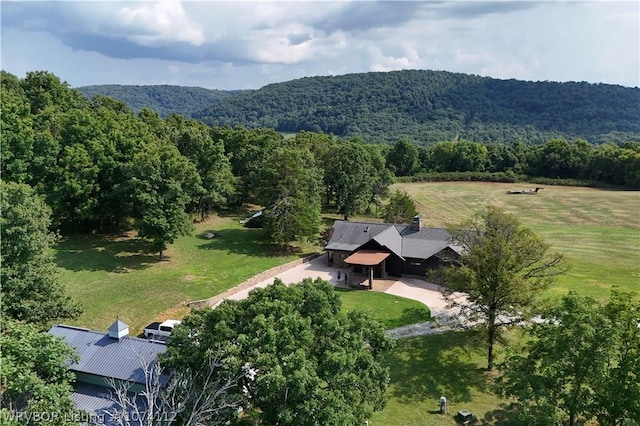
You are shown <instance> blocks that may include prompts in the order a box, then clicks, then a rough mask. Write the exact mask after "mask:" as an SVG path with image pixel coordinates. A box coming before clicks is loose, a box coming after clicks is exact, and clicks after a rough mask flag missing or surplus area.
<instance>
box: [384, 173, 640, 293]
mask: <svg viewBox="0 0 640 426" xmlns="http://www.w3.org/2000/svg"><path fill="white" fill-rule="evenodd" d="M534 186H540V185H535V184H505V183H486V182H437V183H402V184H397V185H394V188H397V189H401V190H403V191H406V192H407V193H409V194H410V195H411V196H412V197H413V198H414V200H416V203H417V206H418V210H419V212H420V213H421V214H422V217H423V222H424V224H425V226H438V227H446V226H448V225H449V224H452V223H457V222H460V221H462V220H464V219H466V218H467V217H469V216H470V215H471V214H473V213H474V212H475V211H478V210H479V209H482V208H483V207H484V206H486V205H489V204H492V205H497V206H500V207H502V208H504V209H505V210H506V211H507V212H509V213H513V214H514V215H516V216H517V217H518V218H519V219H520V221H521V222H522V223H523V224H524V225H526V226H528V227H530V228H531V229H533V230H534V231H535V232H536V233H537V234H538V235H539V236H540V237H542V238H543V239H545V240H546V241H547V242H548V243H550V244H551V246H552V247H553V249H554V250H557V251H561V252H563V253H564V254H565V256H566V259H567V261H568V263H569V265H570V267H571V269H570V271H569V272H568V273H567V274H565V275H563V276H561V277H559V278H558V280H557V285H556V286H554V287H553V288H552V289H550V290H549V292H548V295H549V296H558V295H561V294H564V293H566V292H567V291H568V290H575V291H577V292H579V293H581V294H585V295H591V296H594V297H597V298H601V299H603V298H606V297H608V295H609V293H610V289H611V287H612V286H613V285H616V286H618V287H619V288H620V289H622V290H627V291H629V290H633V291H639V290H640V192H639V191H615V190H608V189H595V188H581V187H566V186H549V185H543V186H544V189H543V190H541V191H540V192H539V193H538V194H536V195H508V194H506V192H507V191H508V190H513V189H526V188H529V187H534Z"/></svg>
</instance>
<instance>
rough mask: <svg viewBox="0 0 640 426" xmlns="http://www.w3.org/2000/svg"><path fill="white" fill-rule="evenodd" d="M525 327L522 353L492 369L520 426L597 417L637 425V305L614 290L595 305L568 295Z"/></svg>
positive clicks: (639, 336) (639, 353) (630, 296)
mask: <svg viewBox="0 0 640 426" xmlns="http://www.w3.org/2000/svg"><path fill="white" fill-rule="evenodd" d="M544 319H545V321H544V322H541V323H537V324H534V325H532V326H530V327H528V328H527V332H528V334H530V335H531V337H532V338H531V339H529V340H528V342H527V344H526V346H525V350H524V351H520V352H518V353H511V354H509V356H508V357H507V359H506V360H505V362H504V363H502V364H501V365H500V366H499V368H500V370H501V372H502V376H501V377H500V378H499V379H498V381H497V388H498V391H499V393H500V394H501V395H503V396H506V397H514V398H515V399H516V400H517V404H518V410H517V412H518V415H519V416H520V420H522V421H523V422H526V424H550V425H562V424H567V422H568V424H569V425H571V426H573V425H574V424H576V423H577V422H578V421H579V420H581V419H582V420H584V421H588V420H590V419H592V418H594V417H595V418H597V419H598V422H599V424H601V425H611V426H617V425H621V424H624V422H625V421H626V420H632V419H638V418H640V377H639V374H640V327H639V326H638V324H640V303H639V302H638V297H637V295H633V294H630V293H619V292H617V291H614V292H613V294H612V297H611V299H610V301H609V302H608V303H606V304H604V305H603V304H601V303H600V302H598V301H597V300H595V299H593V298H590V297H581V296H578V295H577V294H575V293H573V292H572V293H569V294H568V295H566V296H564V297H563V298H562V301H561V302H560V304H559V305H558V306H555V307H553V308H550V309H548V310H547V311H546V312H545V314H544Z"/></svg>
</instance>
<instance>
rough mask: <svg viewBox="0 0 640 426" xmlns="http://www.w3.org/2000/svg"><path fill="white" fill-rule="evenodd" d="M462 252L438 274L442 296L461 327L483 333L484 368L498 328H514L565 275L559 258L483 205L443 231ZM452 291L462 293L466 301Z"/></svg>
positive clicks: (513, 222) (500, 212)
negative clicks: (441, 275)
mask: <svg viewBox="0 0 640 426" xmlns="http://www.w3.org/2000/svg"><path fill="white" fill-rule="evenodd" d="M449 232H450V234H451V237H452V240H453V242H454V243H455V244H457V245H459V246H460V247H461V249H462V253H461V255H460V258H459V260H458V263H459V266H449V267H447V268H446V269H445V270H444V283H445V284H446V286H447V289H446V290H445V297H446V298H447V300H448V302H449V303H450V304H451V305H452V306H454V307H456V308H457V309H459V313H458V318H459V319H460V321H461V323H462V324H475V323H477V322H479V324H480V328H481V329H482V330H483V331H484V332H485V333H486V342H487V369H488V370H491V369H492V368H493V358H494V355H493V347H494V344H495V342H497V341H500V334H501V330H502V326H504V325H510V324H515V323H518V322H520V321H522V319H523V318H528V317H529V316H530V315H531V314H532V311H535V306H536V304H535V302H536V298H537V297H538V296H539V294H540V293H541V292H542V291H543V290H544V289H546V288H547V287H548V285H549V284H550V283H551V282H552V279H553V277H554V276H555V275H558V274H560V273H562V272H564V271H565V267H564V263H563V256H562V254H553V253H549V245H548V244H547V243H545V242H544V241H543V240H541V239H540V238H539V237H538V236H536V235H535V234H534V233H533V231H531V230H530V229H529V228H526V227H524V226H522V225H521V224H520V222H519V221H518V219H517V218H516V217H514V216H513V215H510V214H507V213H505V212H504V211H503V210H501V209H499V208H497V207H493V206H489V207H487V208H486V209H485V210H483V211H481V212H480V213H478V214H476V215H475V216H474V217H472V218H471V219H469V220H467V221H465V222H463V223H461V224H458V225H455V226H452V227H451V228H450V229H449ZM456 292H463V293H466V294H467V297H466V300H465V299H464V298H463V299H461V298H459V295H457V294H456Z"/></svg>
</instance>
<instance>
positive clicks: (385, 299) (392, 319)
mask: <svg viewBox="0 0 640 426" xmlns="http://www.w3.org/2000/svg"><path fill="white" fill-rule="evenodd" d="M336 291H337V292H338V293H339V294H340V299H341V300H342V309H343V310H344V311H347V312H348V311H352V310H355V309H359V310H361V311H366V312H370V313H371V314H372V315H373V317H374V318H375V319H376V320H378V321H379V322H380V323H382V325H384V326H385V328H387V329H391V328H396V327H402V326H403V325H409V324H416V323H419V322H426V321H430V320H431V313H430V311H429V308H428V307H427V306H425V305H424V304H422V303H420V302H417V301H415V300H411V299H406V298H404V297H398V296H393V295H391V294H385V293H375V292H372V291H362V290H350V289H346V288H336Z"/></svg>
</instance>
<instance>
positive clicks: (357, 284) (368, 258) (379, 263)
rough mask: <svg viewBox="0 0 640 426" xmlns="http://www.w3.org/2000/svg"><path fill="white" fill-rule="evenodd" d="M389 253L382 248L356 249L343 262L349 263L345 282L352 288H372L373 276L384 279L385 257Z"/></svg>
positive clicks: (385, 272)
mask: <svg viewBox="0 0 640 426" xmlns="http://www.w3.org/2000/svg"><path fill="white" fill-rule="evenodd" d="M389 256H391V253H389V252H386V251H383V250H358V251H357V252H355V253H353V254H352V255H351V256H349V257H347V258H346V259H345V260H344V262H345V263H346V264H347V265H349V268H348V272H347V275H346V276H345V284H346V285H347V286H349V287H352V288H364V289H368V290H373V280H374V278H380V279H382V280H386V278H387V268H386V266H387V265H386V262H387V258H388V257H389Z"/></svg>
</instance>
